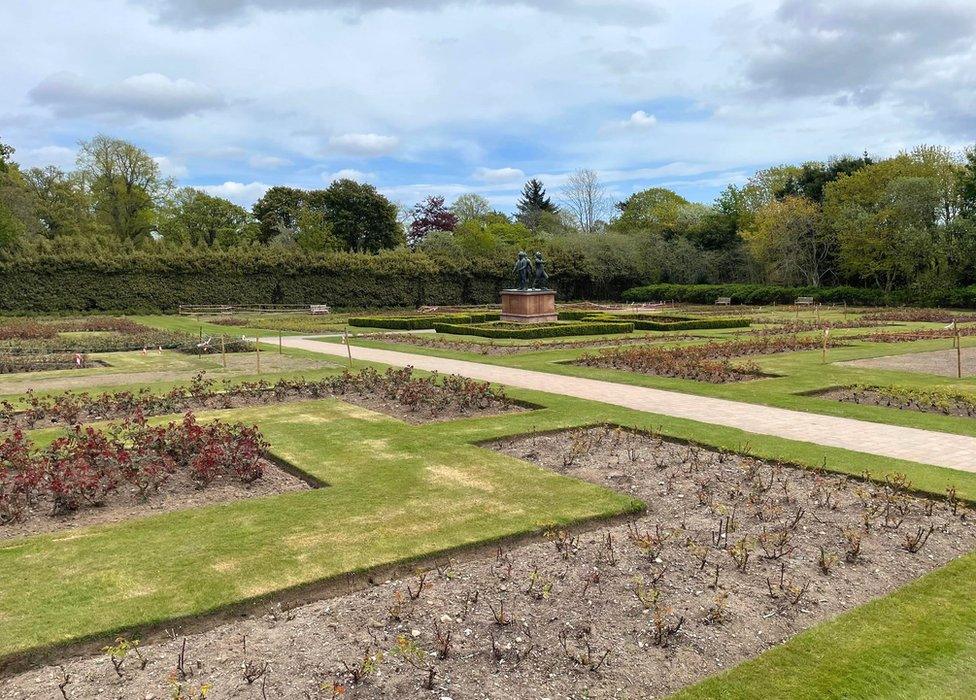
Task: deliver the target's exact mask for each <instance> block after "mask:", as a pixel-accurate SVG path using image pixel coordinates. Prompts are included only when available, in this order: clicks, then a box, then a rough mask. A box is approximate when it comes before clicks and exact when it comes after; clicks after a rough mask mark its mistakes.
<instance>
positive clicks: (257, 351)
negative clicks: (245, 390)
mask: <svg viewBox="0 0 976 700" xmlns="http://www.w3.org/2000/svg"><path fill="white" fill-rule="evenodd" d="M254 357H255V358H256V359H257V363H258V374H261V338H260V337H258V338H255V339H254Z"/></svg>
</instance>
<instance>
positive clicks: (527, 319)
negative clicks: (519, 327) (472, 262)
mask: <svg viewBox="0 0 976 700" xmlns="http://www.w3.org/2000/svg"><path fill="white" fill-rule="evenodd" d="M557 318H558V317H557V316H556V292H554V291H553V290H551V289H527V290H525V291H521V290H519V289H504V290H502V317H501V320H502V321H508V322H509V323H552V322H553V321H556V320H557Z"/></svg>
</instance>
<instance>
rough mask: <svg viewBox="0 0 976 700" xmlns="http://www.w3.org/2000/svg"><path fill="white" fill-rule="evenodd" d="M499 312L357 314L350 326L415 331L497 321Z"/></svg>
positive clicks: (350, 321) (351, 320) (350, 320)
mask: <svg viewBox="0 0 976 700" xmlns="http://www.w3.org/2000/svg"><path fill="white" fill-rule="evenodd" d="M500 316H501V315H500V314H499V313H497V312H494V313H492V312H485V313H481V312H478V313H472V314H431V315H429V316H357V317H355V318H350V319H349V325H350V326H357V327H361V328H389V329H391V330H403V331H415V330H424V329H428V328H433V327H434V324H436V323H456V324H465V323H484V322H486V321H497V320H498V319H499V318H500Z"/></svg>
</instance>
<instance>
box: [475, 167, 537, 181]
mask: <svg viewBox="0 0 976 700" xmlns="http://www.w3.org/2000/svg"><path fill="white" fill-rule="evenodd" d="M471 177H472V178H474V179H475V180H480V181H482V182H512V181H516V180H524V179H525V173H524V172H522V171H521V170H519V169H518V168H477V169H476V170H475V171H474V172H473V173H472V174H471Z"/></svg>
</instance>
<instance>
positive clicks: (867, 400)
mask: <svg viewBox="0 0 976 700" xmlns="http://www.w3.org/2000/svg"><path fill="white" fill-rule="evenodd" d="M919 393H920V395H919V396H917V397H916V396H911V395H906V396H897V395H888V394H886V393H884V392H881V391H877V390H874V389H871V388H870V387H865V388H861V387H835V388H833V389H827V390H825V391H819V392H816V393H814V394H810V396H816V397H817V398H820V399H829V400H832V401H842V402H844V403H856V404H859V405H861V406H882V407H884V408H897V409H898V410H900V411H921V412H923V413H938V414H939V415H943V416H962V417H964V418H972V417H974V416H976V397H974V398H972V399H968V400H963V399H962V398H957V397H955V396H952V395H945V396H940V395H937V394H935V393H932V394H929V395H924V394H922V393H921V392H919Z"/></svg>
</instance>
